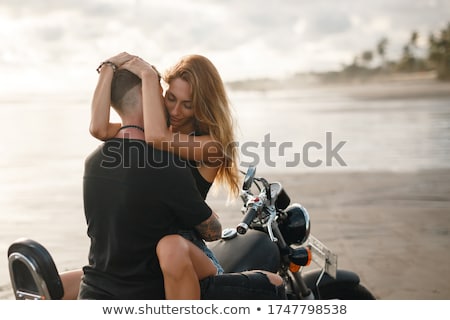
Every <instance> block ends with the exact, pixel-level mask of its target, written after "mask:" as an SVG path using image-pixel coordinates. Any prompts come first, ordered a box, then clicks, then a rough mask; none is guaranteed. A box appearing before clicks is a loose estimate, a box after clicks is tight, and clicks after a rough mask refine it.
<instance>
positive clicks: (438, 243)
mask: <svg viewBox="0 0 450 320" xmlns="http://www.w3.org/2000/svg"><path fill="white" fill-rule="evenodd" d="M257 175H258V172H257ZM261 175H263V176H264V177H266V178H267V179H268V180H269V181H279V182H281V183H282V184H283V186H284V187H285V190H286V191H287V193H288V195H289V196H290V197H291V202H292V203H294V202H299V203H301V204H302V205H303V206H305V207H306V208H307V210H308V211H309V214H310V217H311V228H312V229H311V234H313V235H314V236H315V237H316V238H318V239H319V240H321V241H322V242H323V243H324V244H325V245H327V246H328V247H329V248H330V249H331V250H333V251H334V252H335V253H337V255H338V267H339V268H342V269H347V270H351V271H354V272H356V273H357V274H358V275H359V276H360V278H361V282H362V284H363V285H365V286H366V287H367V288H368V289H369V290H370V291H371V292H372V293H373V294H374V295H375V296H376V298H377V299H384V300H391V299H392V300H395V299H402V300H404V299H407V300H409V299H419V300H427V299H450V281H449V280H450V275H448V271H449V267H448V266H449V265H450V255H448V252H449V250H450V169H442V170H441V169H436V170H432V169H431V170H421V171H417V172H388V171H386V172H323V173H309V172H305V173H298V174H297V173H296V174H283V173H280V174H278V173H274V174H270V173H267V174H266V173H261ZM69 200H70V199H69ZM73 200H74V201H78V200H79V199H75V197H74V199H73ZM207 202H208V203H209V204H210V206H211V207H212V208H213V210H215V211H216V212H218V213H219V215H220V217H221V221H222V225H223V227H224V228H227V227H233V226H235V225H236V224H237V223H238V222H239V221H240V219H241V218H242V214H241V213H240V208H241V202H240V200H239V199H238V200H236V201H235V202H234V203H232V204H229V205H226V201H225V197H223V195H214V194H213V193H211V194H210V196H209V197H208V199H207ZM80 209H81V208H78V209H77V212H76V213H74V215H75V214H76V216H75V217H74V218H73V219H74V220H73V221H72V222H73V223H67V220H66V219H65V220H64V221H65V223H64V224H62V225H59V226H56V227H55V226H50V225H48V227H47V228H45V227H42V225H40V224H34V223H29V224H28V225H27V226H26V227H22V228H19V230H8V232H6V233H5V234H4V237H3V241H2V242H3V247H2V248H0V254H2V255H3V256H4V257H6V251H7V245H6V244H7V243H11V242H12V241H14V240H15V239H17V238H19V237H21V236H25V237H26V236H28V235H31V234H33V237H34V239H35V240H38V241H40V240H41V242H42V243H43V244H44V245H45V246H46V247H47V248H48V249H49V251H50V253H51V254H52V256H53V258H54V260H55V262H56V264H57V267H58V270H59V271H60V272H62V271H65V270H69V269H73V268H78V267H81V266H82V265H83V264H84V263H85V261H86V259H87V248H88V242H87V236H86V235H85V225H84V221H83V219H84V217H82V216H81V215H82V213H81V212H82V211H80ZM44 211H45V210H43V212H44ZM47 214H48V217H46V220H49V221H52V219H55V216H54V215H55V214H56V213H54V212H50V213H47ZM38 226H39V227H38ZM17 232H20V233H21V234H17ZM49 233H50V234H49ZM51 233H53V234H51ZM0 272H1V275H0V279H1V282H0V299H12V298H13V295H12V292H11V288H10V286H9V275H8V273H7V259H4V260H3V262H2V264H1V265H0Z"/></svg>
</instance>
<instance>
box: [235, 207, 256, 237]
mask: <svg viewBox="0 0 450 320" xmlns="http://www.w3.org/2000/svg"><path fill="white" fill-rule="evenodd" d="M257 213H258V211H257V210H256V208H255V207H250V208H249V209H248V210H247V212H246V213H245V216H244V218H243V219H242V222H241V223H239V224H238V225H237V227H236V231H237V232H238V233H239V234H245V233H246V232H247V230H248V226H249V225H250V223H252V221H253V219H255V217H256V214H257Z"/></svg>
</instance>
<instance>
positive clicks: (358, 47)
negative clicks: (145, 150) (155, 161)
mask: <svg viewBox="0 0 450 320" xmlns="http://www.w3.org/2000/svg"><path fill="white" fill-rule="evenodd" d="M449 22H450V1H448V0H395V1H393V0H371V1H366V0H364V1H363V0H336V1H333V0H327V1H326V0H314V1H311V0H264V1H262V0H223V1H219V0H148V1H144V0H116V1H112V0H47V1H40V0H21V1H15V0H0V40H1V49H0V72H1V74H2V75H3V76H2V77H0V86H1V91H0V96H1V95H2V94H5V93H20V92H30V93H33V92H52V91H59V92H64V91H68V92H72V91H73V92H79V91H83V90H91V91H92V87H93V86H95V81H96V80H97V75H96V73H95V69H96V67H97V66H98V64H99V63H100V62H101V61H103V60H105V59H107V58H108V57H110V56H113V55H115V54H117V53H119V52H122V51H127V52H129V53H132V54H136V55H139V56H140V57H143V58H144V59H146V60H147V61H149V62H150V63H152V64H154V65H156V66H157V67H158V68H159V69H160V70H161V71H164V69H165V68H167V67H169V66H170V65H172V64H174V63H175V62H176V61H177V60H178V59H179V58H180V57H181V56H183V55H186V54H191V53H197V54H202V55H205V56H207V57H208V58H209V59H210V60H211V61H212V62H213V63H214V64H215V65H216V67H217V69H218V70H219V72H220V73H221V75H222V77H223V79H224V80H225V81H233V80H242V79H247V78H260V77H275V78H281V77H286V76H289V75H292V74H295V73H298V72H309V71H327V70H339V69H340V68H341V67H342V65H343V64H350V63H351V62H352V61H353V58H354V57H355V55H357V54H358V53H361V52H362V51H364V50H374V48H375V47H376V44H377V42H378V41H379V40H380V39H381V38H383V37H387V38H388V41H389V43H388V47H387V55H388V57H391V58H393V59H396V58H398V57H399V55H400V53H401V49H402V47H403V45H404V44H405V43H407V42H408V40H409V37H410V35H411V32H412V31H413V30H415V31H418V32H419V47H422V49H423V48H425V46H426V40H427V37H428V35H429V33H430V32H438V31H439V30H441V29H442V28H444V27H445V26H446V25H447V23H449ZM419 52H420V50H419Z"/></svg>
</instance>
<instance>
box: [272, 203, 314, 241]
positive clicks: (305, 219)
mask: <svg viewBox="0 0 450 320" xmlns="http://www.w3.org/2000/svg"><path fill="white" fill-rule="evenodd" d="M285 212H286V220H284V221H283V222H282V223H281V224H280V226H279V227H280V231H281V233H282V235H283V237H284V239H285V240H286V242H287V243H288V244H302V243H304V242H305V241H306V240H307V239H308V237H309V232H310V227H311V223H310V220H309V214H308V211H307V210H306V209H305V208H304V207H303V206H302V205H300V204H297V203H294V204H292V205H291V206H289V207H288V208H287V209H286V210H285Z"/></svg>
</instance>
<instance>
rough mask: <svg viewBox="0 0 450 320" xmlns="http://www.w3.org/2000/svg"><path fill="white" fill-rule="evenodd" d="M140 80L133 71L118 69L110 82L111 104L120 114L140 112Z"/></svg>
mask: <svg viewBox="0 0 450 320" xmlns="http://www.w3.org/2000/svg"><path fill="white" fill-rule="evenodd" d="M141 89H142V82H141V79H140V78H139V77H138V76H136V75H135V74H134V73H132V72H130V71H128V70H125V69H119V70H117V71H116V72H115V73H114V77H113V79H112V83H111V105H112V107H113V108H114V110H116V111H117V113H118V114H119V115H120V116H126V115H131V114H132V113H134V112H137V111H140V112H142V90H141Z"/></svg>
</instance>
